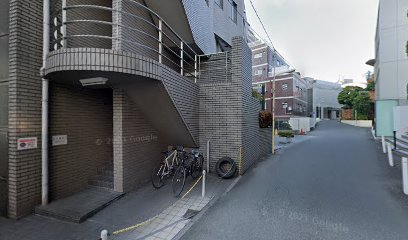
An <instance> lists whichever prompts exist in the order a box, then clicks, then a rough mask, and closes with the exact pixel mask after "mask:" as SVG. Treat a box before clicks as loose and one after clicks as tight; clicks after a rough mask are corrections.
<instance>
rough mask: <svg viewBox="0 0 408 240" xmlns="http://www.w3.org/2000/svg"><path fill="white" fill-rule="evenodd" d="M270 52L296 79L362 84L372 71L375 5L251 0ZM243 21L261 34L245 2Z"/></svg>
mask: <svg viewBox="0 0 408 240" xmlns="http://www.w3.org/2000/svg"><path fill="white" fill-rule="evenodd" d="M252 1H253V3H254V5H255V8H256V9H257V11H258V14H259V16H260V18H261V20H262V21H263V23H264V25H265V27H266V29H267V31H268V33H269V36H270V37H271V40H272V42H273V45H274V46H275V48H276V49H277V50H278V51H279V52H280V53H281V54H282V55H283V56H284V57H285V58H286V60H287V61H288V62H289V63H290V64H291V65H292V66H293V67H295V68H296V69H297V71H299V72H300V73H301V74H302V76H305V77H313V78H315V79H319V80H326V81H330V82H337V81H338V80H339V79H343V78H346V79H354V80H356V81H357V82H362V81H365V77H364V74H365V73H366V72H367V71H369V70H371V71H372V70H373V69H372V67H370V66H367V65H366V64H365V62H366V61H367V60H369V59H372V58H374V52H375V46H374V45H375V41H374V40H375V30H376V24H377V11H378V10H377V9H378V0H252ZM245 8H246V13H247V18H248V22H249V23H250V24H251V27H252V28H254V30H255V31H256V32H257V33H258V34H259V35H260V36H261V37H262V38H264V39H267V38H266V35H265V33H264V31H263V29H262V27H261V25H260V23H259V21H258V19H257V18H256V15H255V13H254V10H253V9H252V7H251V4H250V2H249V0H245Z"/></svg>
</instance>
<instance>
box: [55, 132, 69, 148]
mask: <svg viewBox="0 0 408 240" xmlns="http://www.w3.org/2000/svg"><path fill="white" fill-rule="evenodd" d="M67 144H68V136H67V135H55V136H52V146H58V145H67Z"/></svg>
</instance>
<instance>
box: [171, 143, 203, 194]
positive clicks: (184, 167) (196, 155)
mask: <svg viewBox="0 0 408 240" xmlns="http://www.w3.org/2000/svg"><path fill="white" fill-rule="evenodd" d="M203 164H204V157H203V155H202V154H201V153H200V152H199V151H198V150H195V149H194V150H192V151H191V153H190V154H189V155H188V156H185V157H184V158H182V159H181V163H180V166H179V167H178V168H177V170H176V172H175V173H174V176H173V181H172V189H173V195H174V196H175V197H178V196H179V195H180V194H181V193H182V192H183V189H184V185H185V183H186V178H187V176H189V175H190V176H191V177H192V178H193V179H197V178H198V177H199V176H200V175H201V173H202V171H203Z"/></svg>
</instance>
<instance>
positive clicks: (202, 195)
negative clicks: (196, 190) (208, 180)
mask: <svg viewBox="0 0 408 240" xmlns="http://www.w3.org/2000/svg"><path fill="white" fill-rule="evenodd" d="M201 197H203V198H204V197H205V170H203V186H202V188H201Z"/></svg>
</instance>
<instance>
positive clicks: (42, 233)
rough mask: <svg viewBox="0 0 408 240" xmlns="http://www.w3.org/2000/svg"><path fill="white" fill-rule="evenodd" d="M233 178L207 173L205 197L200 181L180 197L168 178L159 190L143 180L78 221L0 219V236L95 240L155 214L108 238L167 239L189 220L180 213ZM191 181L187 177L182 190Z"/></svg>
mask: <svg viewBox="0 0 408 240" xmlns="http://www.w3.org/2000/svg"><path fill="white" fill-rule="evenodd" d="M233 181H234V179H229V180H224V179H219V178H218V177H216V176H212V175H208V176H207V181H206V190H207V192H206V198H204V199H203V198H201V182H200V183H199V184H197V186H196V187H195V188H194V190H193V191H191V193H190V194H188V195H187V196H186V198H184V199H183V200H180V199H178V198H174V197H173V196H172V193H171V181H170V182H169V183H168V184H167V185H165V186H164V187H163V188H161V189H159V190H156V189H154V188H153V187H152V186H151V184H150V183H147V184H146V185H145V186H144V187H142V188H141V189H139V190H136V191H133V192H130V193H128V194H126V195H125V196H124V197H123V198H121V199H119V200H117V201H115V202H114V203H112V204H111V205H110V206H108V207H106V208H105V209H103V210H102V211H101V212H99V213H97V214H96V215H94V216H93V217H91V218H90V219H88V220H86V221H85V222H83V223H81V224H76V223H70V222H64V221H60V220H56V219H52V218H47V217H43V216H39V215H35V214H33V215H30V216H28V217H26V218H23V219H20V220H18V221H15V220H10V219H5V218H0V239H1V240H34V239H35V240H49V239H58V240H64V239H70V240H73V239H74V240H82V239H83V240H85V239H86V240H89V239H91V240H92V239H95V240H96V239H98V238H99V236H100V232H101V231H102V230H103V229H107V230H108V231H109V232H114V231H117V230H120V229H124V228H127V227H130V226H134V225H135V224H138V223H141V222H144V221H146V220H148V219H151V218H153V217H154V216H158V217H156V218H155V219H154V220H153V221H152V222H151V223H150V224H152V225H150V224H148V225H145V226H143V228H140V229H138V228H136V229H132V231H128V232H126V233H123V234H119V235H115V236H111V239H146V238H147V239H171V236H174V235H175V234H177V232H178V231H179V230H180V229H182V227H184V225H185V224H187V223H188V221H189V220H181V216H182V215H184V213H185V212H186V211H187V209H195V210H201V209H202V208H203V207H204V206H205V205H206V204H207V203H208V202H209V201H210V199H212V198H214V197H216V196H220V195H221V194H223V193H224V192H225V190H226V189H227V188H228V187H229V186H230V185H231V184H232V183H233ZM193 183H194V182H193V180H192V179H191V177H189V178H188V180H187V182H186V187H185V189H186V190H185V191H184V192H186V191H187V189H189V188H190V186H192V184H193ZM166 221H167V222H166ZM153 223H154V224H153ZM172 224H173V225H172ZM149 225H150V226H149ZM155 225H156V226H155ZM136 230H137V231H136Z"/></svg>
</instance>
